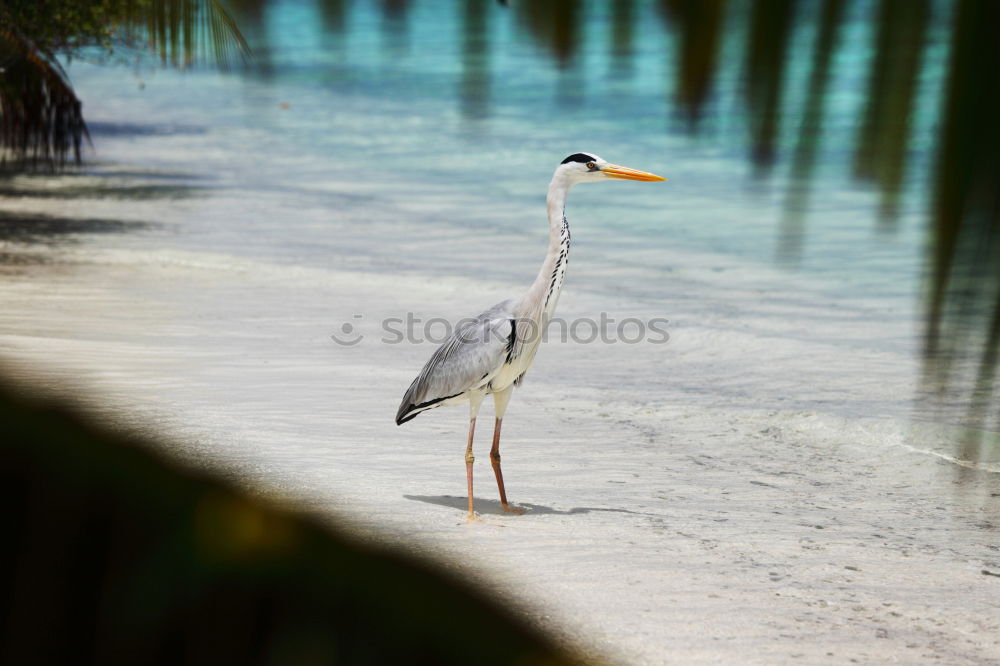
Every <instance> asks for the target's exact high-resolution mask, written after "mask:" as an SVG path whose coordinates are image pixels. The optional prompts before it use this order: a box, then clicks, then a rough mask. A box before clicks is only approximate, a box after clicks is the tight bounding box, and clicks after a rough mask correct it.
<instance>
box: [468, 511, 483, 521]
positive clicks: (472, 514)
mask: <svg viewBox="0 0 1000 666" xmlns="http://www.w3.org/2000/svg"><path fill="white" fill-rule="evenodd" d="M465 522H466V523H478V522H480V520H479V516H477V515H476V513H475V512H474V511H470V512H469V513H467V514H466V515H465Z"/></svg>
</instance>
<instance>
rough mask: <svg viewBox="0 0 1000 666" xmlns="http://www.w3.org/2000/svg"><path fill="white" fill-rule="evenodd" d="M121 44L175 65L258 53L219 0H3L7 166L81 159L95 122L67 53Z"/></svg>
mask: <svg viewBox="0 0 1000 666" xmlns="http://www.w3.org/2000/svg"><path fill="white" fill-rule="evenodd" d="M116 45H119V46H121V45H124V46H131V47H142V48H148V49H150V50H152V51H153V52H154V53H155V54H156V55H157V56H158V57H159V59H160V62H161V63H162V64H164V65H172V66H175V67H187V66H190V65H191V64H192V63H194V62H196V61H198V60H212V61H214V62H215V63H216V64H217V65H218V66H220V67H222V68H228V67H230V66H231V65H232V64H233V63H234V62H235V61H236V60H238V59H245V58H246V57H247V56H248V55H249V53H250V49H249V46H248V45H247V43H246V40H245V39H244V38H243V35H242V34H241V33H240V31H239V29H238V27H237V26H236V23H235V22H234V21H233V19H232V17H231V16H230V15H229V13H228V12H227V11H226V9H225V8H224V7H223V6H222V4H220V2H219V0H102V1H100V2H87V1H85V0H40V1H34V0H6V1H4V2H0V166H4V167H6V168H8V169H11V168H13V169H35V168H39V167H47V168H50V169H54V168H58V167H61V166H64V165H65V164H66V163H67V161H68V160H69V158H70V157H72V159H73V160H75V161H76V162H79V161H80V149H81V145H82V143H83V141H84V140H89V136H88V133H87V126H86V124H85V123H84V120H83V115H82V112H81V103H80V100H79V98H78V97H77V96H76V94H75V93H74V91H73V88H72V86H71V84H70V82H69V78H68V77H67V76H66V72H65V71H64V70H63V69H62V66H61V65H60V63H59V58H60V56H65V57H72V56H74V55H77V54H78V53H80V52H81V51H82V50H83V49H86V48H92V47H99V48H104V49H106V50H109V51H110V50H113V49H114V47H115V46H116Z"/></svg>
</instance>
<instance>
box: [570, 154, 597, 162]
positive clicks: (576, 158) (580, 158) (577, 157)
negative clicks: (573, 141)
mask: <svg viewBox="0 0 1000 666" xmlns="http://www.w3.org/2000/svg"><path fill="white" fill-rule="evenodd" d="M593 161H594V156H593V155H587V154H586V153H573V154H572V155H570V156H569V157H567V158H566V159H564V160H563V161H562V163H563V164H566V163H568V162H584V163H586V162H593Z"/></svg>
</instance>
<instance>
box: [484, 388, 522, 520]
mask: <svg viewBox="0 0 1000 666" xmlns="http://www.w3.org/2000/svg"><path fill="white" fill-rule="evenodd" d="M513 390H514V387H513V386H508V387H507V388H506V389H504V390H503V391H500V392H499V393H494V394H493V403H494V404H495V406H496V414H497V420H496V425H494V426H493V448H492V449H490V464H491V465H493V473H494V474H495V475H496V477H497V488H499V489H500V506H501V507H502V508H503V510H504V511H506V512H507V513H524V512H523V511H521V510H520V509H512V508H511V507H510V505H509V504H508V503H507V491H506V490H505V489H504V487H503V472H502V471H501V470H500V426H501V425H502V424H503V415H504V412H506V411H507V403H508V402H509V401H510V394H511V393H512V392H513Z"/></svg>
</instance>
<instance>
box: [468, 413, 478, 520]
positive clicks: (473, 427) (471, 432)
mask: <svg viewBox="0 0 1000 666" xmlns="http://www.w3.org/2000/svg"><path fill="white" fill-rule="evenodd" d="M475 432H476V417H475V416H473V417H472V418H471V419H469V445H468V446H467V447H465V475H466V476H467V477H468V480H469V518H470V519H472V518H475V517H476V512H475V511H474V510H473V509H472V463H474V462H475V461H476V457H475V456H473V455H472V440H473V438H474V436H475Z"/></svg>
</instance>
